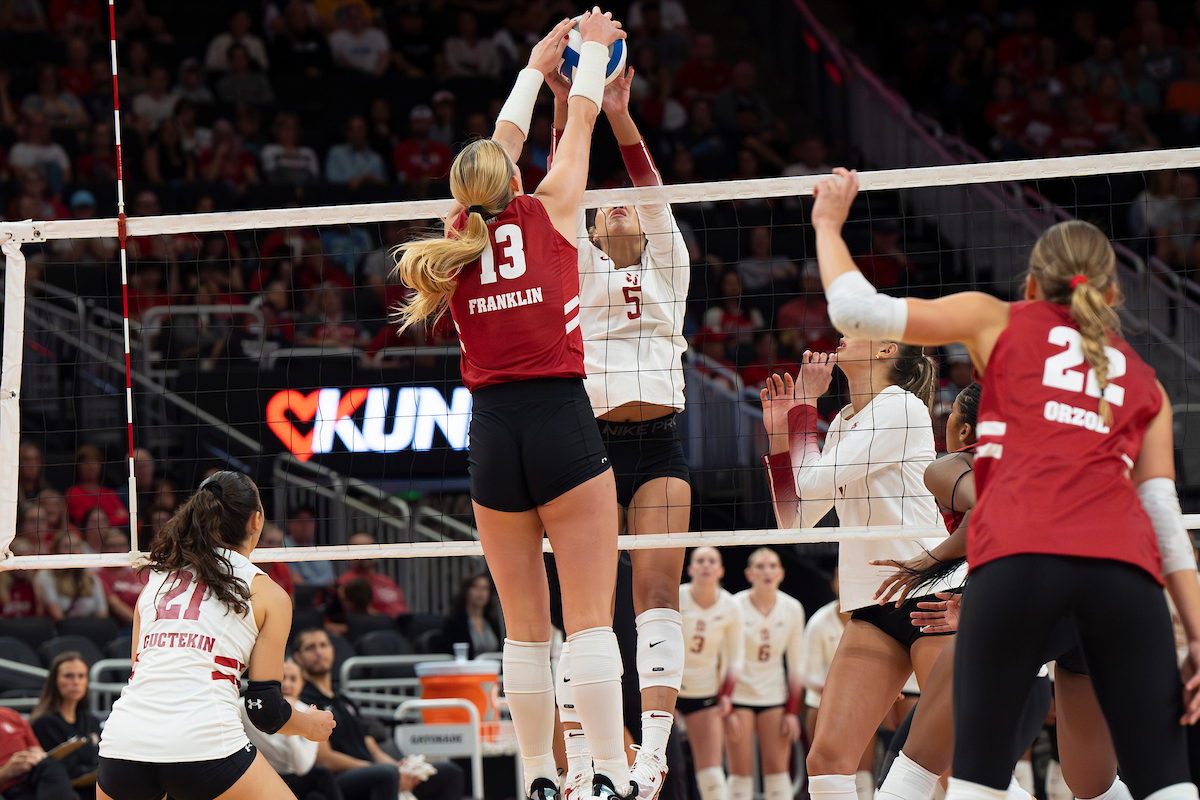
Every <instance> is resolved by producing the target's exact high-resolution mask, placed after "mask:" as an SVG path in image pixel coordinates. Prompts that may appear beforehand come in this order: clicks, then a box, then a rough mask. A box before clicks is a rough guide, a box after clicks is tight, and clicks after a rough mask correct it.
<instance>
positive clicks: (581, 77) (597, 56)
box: [567, 42, 608, 109]
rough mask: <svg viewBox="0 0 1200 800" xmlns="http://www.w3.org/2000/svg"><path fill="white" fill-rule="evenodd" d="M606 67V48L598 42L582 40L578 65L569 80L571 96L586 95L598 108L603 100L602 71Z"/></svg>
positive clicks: (568, 96) (568, 97)
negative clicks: (570, 80)
mask: <svg viewBox="0 0 1200 800" xmlns="http://www.w3.org/2000/svg"><path fill="white" fill-rule="evenodd" d="M607 69H608V48H607V47H605V46H604V45H602V44H600V43H599V42H584V43H583V45H582V46H581V47H580V48H579V66H577V67H575V78H574V80H573V81H572V82H571V93H570V94H569V95H567V99H568V100H569V99H570V98H572V97H586V98H587V99H588V100H591V101H592V102H593V103H595V104H596V108H597V109H599V108H600V104H601V102H602V101H603V100H604V73H605V71H606V70H607Z"/></svg>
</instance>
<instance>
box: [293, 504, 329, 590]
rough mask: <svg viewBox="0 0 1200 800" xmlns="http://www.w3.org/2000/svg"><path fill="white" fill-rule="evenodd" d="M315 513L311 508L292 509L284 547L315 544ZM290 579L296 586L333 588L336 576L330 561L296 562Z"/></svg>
mask: <svg viewBox="0 0 1200 800" xmlns="http://www.w3.org/2000/svg"><path fill="white" fill-rule="evenodd" d="M316 539H317V512H316V511H315V510H314V509H313V508H312V507H311V506H300V507H298V508H294V509H292V512H291V514H289V515H288V519H287V536H285V537H284V546H286V547H312V546H314V545H315V544H316V543H317V542H316ZM291 570H292V578H294V579H295V582H296V585H298V586H333V584H334V581H335V580H336V577H337V576H336V575H334V572H333V563H332V562H330V561H296V562H294V563H293V564H292V565H291Z"/></svg>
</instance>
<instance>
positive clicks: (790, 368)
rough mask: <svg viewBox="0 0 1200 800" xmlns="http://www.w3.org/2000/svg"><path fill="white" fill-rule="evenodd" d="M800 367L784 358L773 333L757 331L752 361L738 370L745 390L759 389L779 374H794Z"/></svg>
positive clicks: (793, 361)
mask: <svg viewBox="0 0 1200 800" xmlns="http://www.w3.org/2000/svg"><path fill="white" fill-rule="evenodd" d="M799 368H800V365H799V364H798V363H796V362H795V360H794V359H790V358H784V356H783V352H782V348H781V347H780V341H779V337H777V336H776V334H775V332H774V331H759V332H758V333H756V334H755V335H754V360H753V361H751V362H750V363H749V364H747V365H746V366H744V367H742V368H741V369H739V370H738V374H739V375H740V376H741V378H742V383H743V385H744V386H745V387H746V388H747V389H761V388H763V387H764V386H765V385H766V383H767V379H768V378H770V377H771V376H772V375H774V374H776V373H779V372H786V373H788V374H794V373H796V372H798V371H799Z"/></svg>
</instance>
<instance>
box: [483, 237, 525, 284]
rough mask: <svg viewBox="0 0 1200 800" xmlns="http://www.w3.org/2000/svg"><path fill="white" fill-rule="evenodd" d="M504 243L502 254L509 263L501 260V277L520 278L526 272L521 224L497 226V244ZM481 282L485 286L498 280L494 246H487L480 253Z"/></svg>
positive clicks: (506, 278) (507, 278)
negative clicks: (493, 251) (493, 253)
mask: <svg viewBox="0 0 1200 800" xmlns="http://www.w3.org/2000/svg"><path fill="white" fill-rule="evenodd" d="M501 243H504V244H505V245H506V246H505V247H504V248H503V249H502V252H501V255H502V256H503V257H504V258H505V259H507V263H505V262H504V261H501V262H500V277H501V278H504V279H505V280H509V281H510V280H512V279H513V278H519V277H521V276H522V275H524V274H525V240H524V239H523V238H522V237H521V226H520V225H513V224H512V223H509V224H508V225H501V226H500V227H499V228H496V245H497V246H499V245H500V244H501ZM479 273H480V274H479V282H480V283H482V284H483V285H484V286H487V285H488V284H489V283H495V282H496V257H495V256H494V255H492V248H491V247H485V248H483V252H482V253H480V254H479Z"/></svg>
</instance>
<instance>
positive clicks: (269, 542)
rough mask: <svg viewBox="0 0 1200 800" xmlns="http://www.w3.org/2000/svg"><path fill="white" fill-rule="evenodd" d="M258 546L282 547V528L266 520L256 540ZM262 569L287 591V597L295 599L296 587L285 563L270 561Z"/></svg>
mask: <svg viewBox="0 0 1200 800" xmlns="http://www.w3.org/2000/svg"><path fill="white" fill-rule="evenodd" d="M258 546H259V547H284V546H285V544H284V541H283V529H282V528H280V527H279V526H278V525H276V524H275V523H274V522H268V523H267V524H266V525H264V526H263V531H262V536H260V537H259V540H258ZM263 571H264V572H266V573H267V577H269V578H270V579H271V580H273V581H275V582H276V583H278V584H279V586H280V588H281V589H283V590H284V591H285V592H287V594H288V597H290V598H292V601H293V602H295V600H296V587H295V584H293V582H292V573H291V570H289V569H288V566H287V564H284V563H283V562H282V561H272V562H271V563H270V564H264V565H263Z"/></svg>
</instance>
